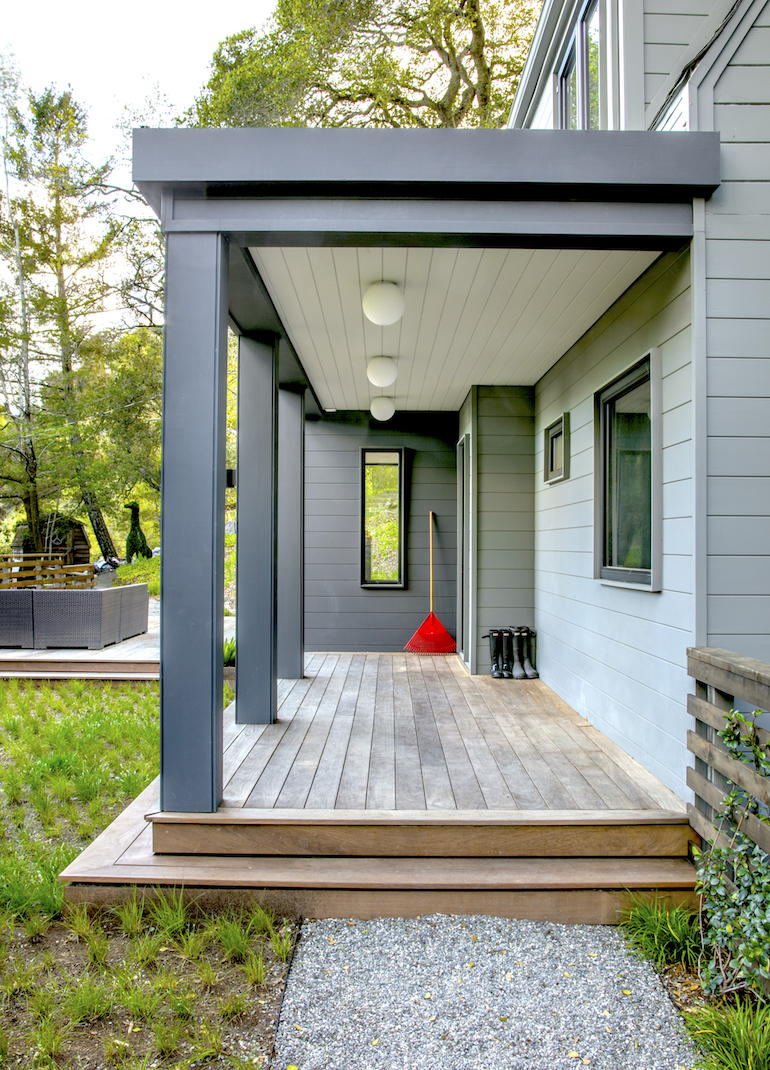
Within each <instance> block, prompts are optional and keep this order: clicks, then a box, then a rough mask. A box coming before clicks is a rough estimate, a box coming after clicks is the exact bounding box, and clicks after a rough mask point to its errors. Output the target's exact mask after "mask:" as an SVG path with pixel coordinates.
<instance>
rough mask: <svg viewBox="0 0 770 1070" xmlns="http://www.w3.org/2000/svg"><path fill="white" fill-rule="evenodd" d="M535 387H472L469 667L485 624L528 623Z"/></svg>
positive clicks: (485, 649)
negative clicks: (472, 641)
mask: <svg viewBox="0 0 770 1070" xmlns="http://www.w3.org/2000/svg"><path fill="white" fill-rule="evenodd" d="M533 434H534V388H533V387H531V386H519V387H517V386H479V387H478V388H477V391H476V474H477V494H476V517H477V529H478V533H479V537H478V545H477V550H476V671H477V672H480V673H486V672H489V669H490V658H489V640H488V639H482V636H483V635H485V634H486V633H487V632H488V631H489V628H490V626H492V627H494V626H495V625H500V626H510V625H515V624H522V625H523V624H526V625H529V626H530V627H531V626H532V625H533V624H534V587H533V577H534V566H535V561H534V544H533V540H532V532H533V528H534V489H535V483H534V478H535V477H534V472H535V468H534V465H535V451H534V439H533Z"/></svg>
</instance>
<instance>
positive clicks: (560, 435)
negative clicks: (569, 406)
mask: <svg viewBox="0 0 770 1070" xmlns="http://www.w3.org/2000/svg"><path fill="white" fill-rule="evenodd" d="M543 458H544V461H543V479H544V480H545V482H546V483H559V482H561V480H563V479H567V478H568V477H569V413H568V412H565V413H563V414H562V415H561V416H560V417H559V419H558V420H554V422H553V423H552V424H550V425H549V426H548V427H546V429H545V432H544V437H543Z"/></svg>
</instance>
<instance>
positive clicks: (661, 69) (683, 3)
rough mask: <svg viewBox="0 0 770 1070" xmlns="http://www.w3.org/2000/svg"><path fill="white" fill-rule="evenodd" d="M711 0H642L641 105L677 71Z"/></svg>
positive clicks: (710, 5)
mask: <svg viewBox="0 0 770 1070" xmlns="http://www.w3.org/2000/svg"><path fill="white" fill-rule="evenodd" d="M713 6H714V4H713V2H712V0H644V104H645V107H647V106H648V105H649V104H650V102H651V101H652V99H653V97H654V96H655V94H656V93H657V91H658V90H659V89H660V88H661V86H662V85H663V83H664V82H665V81H666V78H668V76H669V75H670V74H672V73H673V71H674V70H676V69H677V67H681V65H682V63H681V60H682V55H683V53H684V51H685V49H686V48H687V46H688V45H689V44H690V42H691V41H692V40H693V39H694V38H695V36H696V34H697V33H698V31H699V30H700V28H701V27H702V26H703V23H704V22H705V21H706V19H707V18H708V16H709V15H710V14H711V10H712V8H713Z"/></svg>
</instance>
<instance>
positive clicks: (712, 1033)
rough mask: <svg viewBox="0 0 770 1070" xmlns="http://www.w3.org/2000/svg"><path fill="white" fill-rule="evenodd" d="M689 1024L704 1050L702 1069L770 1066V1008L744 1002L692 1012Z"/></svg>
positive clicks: (699, 1064) (752, 1069) (762, 1069)
mask: <svg viewBox="0 0 770 1070" xmlns="http://www.w3.org/2000/svg"><path fill="white" fill-rule="evenodd" d="M685 1021H686V1023H687V1028H688V1029H689V1031H690V1034H691V1036H692V1037H693V1039H694V1040H695V1042H696V1044H697V1045H698V1047H699V1048H700V1051H701V1054H700V1057H699V1059H698V1061H697V1062H696V1064H695V1066H696V1067H697V1068H698V1070H768V1067H770V1006H762V1005H760V1004H758V1003H754V1002H752V1001H751V1000H748V999H743V1000H739V1001H738V1002H736V1003H735V1004H734V1005H733V1006H728V1005H724V1004H723V1005H721V1006H715V1007H699V1008H698V1009H697V1010H693V1011H688V1012H687V1014H686V1016H685Z"/></svg>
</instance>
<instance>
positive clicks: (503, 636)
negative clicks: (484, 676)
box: [489, 628, 538, 680]
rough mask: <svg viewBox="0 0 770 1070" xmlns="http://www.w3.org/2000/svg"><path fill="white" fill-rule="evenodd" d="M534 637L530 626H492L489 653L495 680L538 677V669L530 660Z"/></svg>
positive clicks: (533, 678) (532, 678)
mask: <svg viewBox="0 0 770 1070" xmlns="http://www.w3.org/2000/svg"><path fill="white" fill-rule="evenodd" d="M533 638H534V637H533V635H532V631H531V629H529V628H490V631H489V654H490V657H491V659H492V679H493V680H500V679H504V680H510V679H511V678H513V679H514V680H523V679H525V678H526V679H528V680H535V679H537V675H538V674H537V670H536V669H535V668H534V667H533V665H532V661H531V660H530V651H531V644H532V639H533Z"/></svg>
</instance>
